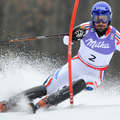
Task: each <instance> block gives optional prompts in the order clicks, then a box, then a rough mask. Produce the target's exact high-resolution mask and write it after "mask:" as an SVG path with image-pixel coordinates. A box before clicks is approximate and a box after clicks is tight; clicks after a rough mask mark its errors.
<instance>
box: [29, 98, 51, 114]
mask: <svg viewBox="0 0 120 120" xmlns="http://www.w3.org/2000/svg"><path fill="white" fill-rule="evenodd" d="M28 105H29V106H30V108H31V110H32V112H33V113H34V114H35V113H36V110H37V109H39V108H41V107H43V108H48V107H49V106H48V96H46V97H45V98H43V99H41V100H40V101H39V102H38V103H37V104H36V105H34V104H33V103H29V104H28Z"/></svg>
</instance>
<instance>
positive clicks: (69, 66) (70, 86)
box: [68, 0, 79, 105]
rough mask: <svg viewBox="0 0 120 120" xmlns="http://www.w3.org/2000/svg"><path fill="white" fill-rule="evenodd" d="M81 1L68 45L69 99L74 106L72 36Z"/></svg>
mask: <svg viewBox="0 0 120 120" xmlns="http://www.w3.org/2000/svg"><path fill="white" fill-rule="evenodd" d="M78 4H79V0H76V1H75V4H74V9H73V13H72V18H71V24H70V29H69V44H68V74H69V98H70V104H71V105H73V87H72V65H71V58H72V35H73V27H74V22H75V17H76V13H77V8H78Z"/></svg>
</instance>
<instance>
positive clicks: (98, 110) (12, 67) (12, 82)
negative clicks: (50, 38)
mask: <svg viewBox="0 0 120 120" xmlns="http://www.w3.org/2000/svg"><path fill="white" fill-rule="evenodd" d="M1 61H2V64H1V72H0V81H1V84H0V86H1V87H0V92H1V94H0V100H4V99H5V100H6V99H8V98H9V97H10V96H11V95H14V94H15V93H18V92H20V91H22V90H25V89H28V88H31V87H33V86H36V85H40V84H42V83H43V82H44V80H45V79H46V78H47V77H48V76H49V75H50V73H51V72H53V71H54V70H55V69H57V67H56V68H55V69H54V68H53V66H54V65H53V66H52V63H51V62H50V61H45V62H43V63H41V62H39V60H38V61H37V60H36V61H34V63H33V64H32V63H31V61H28V60H27V62H26V59H25V58H20V57H16V58H13V57H11V58H9V59H5V58H1ZM32 62H33V61H32ZM47 65H48V66H49V67H47ZM50 65H51V68H50ZM111 91H113V92H111ZM111 91H109V90H108V91H104V87H102V86H101V88H98V89H96V90H95V91H91V92H86V91H82V92H81V93H80V94H78V95H77V96H75V97H74V105H73V107H71V105H70V102H69V100H67V101H65V102H63V103H61V104H59V105H58V106H56V107H55V106H52V107H50V108H49V109H39V110H38V111H37V113H36V114H32V113H31V111H30V110H29V108H28V105H27V103H26V100H23V101H22V102H21V103H20V105H19V106H18V108H15V109H14V110H12V111H9V112H7V113H0V120H113V119H114V120H115V119H116V120H119V119H120V114H119V112H120V95H119V94H118V92H117V91H116V90H114V88H113V90H111ZM37 101H38V100H35V102H37Z"/></svg>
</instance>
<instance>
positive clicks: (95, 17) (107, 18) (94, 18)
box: [92, 15, 111, 23]
mask: <svg viewBox="0 0 120 120" xmlns="http://www.w3.org/2000/svg"><path fill="white" fill-rule="evenodd" d="M92 21H93V22H95V23H99V22H100V21H102V22H103V23H108V22H109V21H111V19H110V15H92Z"/></svg>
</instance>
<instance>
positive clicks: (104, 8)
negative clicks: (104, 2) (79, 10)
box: [96, 7, 106, 10]
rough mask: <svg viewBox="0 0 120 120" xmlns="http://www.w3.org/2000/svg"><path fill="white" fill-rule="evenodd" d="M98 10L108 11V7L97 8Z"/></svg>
mask: <svg viewBox="0 0 120 120" xmlns="http://www.w3.org/2000/svg"><path fill="white" fill-rule="evenodd" d="M96 9H97V10H106V7H96Z"/></svg>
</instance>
